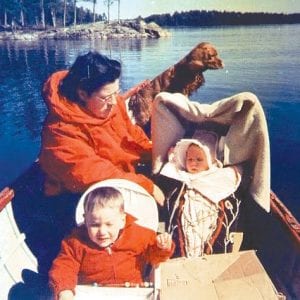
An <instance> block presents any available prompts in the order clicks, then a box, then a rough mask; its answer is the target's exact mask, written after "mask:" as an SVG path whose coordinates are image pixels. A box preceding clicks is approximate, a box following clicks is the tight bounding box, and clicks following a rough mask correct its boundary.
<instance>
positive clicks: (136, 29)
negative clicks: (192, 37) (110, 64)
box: [0, 20, 171, 41]
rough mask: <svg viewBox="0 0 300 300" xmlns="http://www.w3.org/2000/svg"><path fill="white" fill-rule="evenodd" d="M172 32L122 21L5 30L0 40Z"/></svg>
mask: <svg viewBox="0 0 300 300" xmlns="http://www.w3.org/2000/svg"><path fill="white" fill-rule="evenodd" d="M170 35H171V34H170V32H168V31H167V30H165V29H162V28H161V27H160V26H158V25H157V24H156V23H154V22H151V23H145V22H144V21H141V20H140V21H137V20H132V21H121V22H120V23H117V22H114V23H109V24H107V23H104V22H96V23H94V24H85V25H76V26H70V27H66V28H52V29H48V30H43V31H38V30H28V29H24V30H5V31H2V32H0V40H22V41H35V40H40V39H54V40H79V39H115V38H118V39H122V38H126V39H127V38H160V37H168V36H170Z"/></svg>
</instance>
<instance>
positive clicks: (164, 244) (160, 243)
mask: <svg viewBox="0 0 300 300" xmlns="http://www.w3.org/2000/svg"><path fill="white" fill-rule="evenodd" d="M156 244H157V247H158V248H160V249H163V250H171V248H172V237H171V235H170V234H169V233H167V232H165V233H161V234H159V235H158V236H157V237H156Z"/></svg>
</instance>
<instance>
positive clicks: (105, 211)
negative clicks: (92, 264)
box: [85, 207, 126, 248]
mask: <svg viewBox="0 0 300 300" xmlns="http://www.w3.org/2000/svg"><path fill="white" fill-rule="evenodd" d="M125 219H126V215H125V213H123V212H121V211H120V209H119V208H118V207H114V208H111V207H105V208H103V207H95V208H94V209H93V210H92V211H91V212H88V213H87V214H86V215H85V224H86V226H87V230H88V235H89V237H90V239H91V240H92V241H93V242H94V243H96V244H97V245H98V246H100V247H102V248H105V247H108V246H109V245H111V244H112V243H114V242H115V241H116V240H117V239H118V236H119V232H120V230H121V229H123V228H124V226H125Z"/></svg>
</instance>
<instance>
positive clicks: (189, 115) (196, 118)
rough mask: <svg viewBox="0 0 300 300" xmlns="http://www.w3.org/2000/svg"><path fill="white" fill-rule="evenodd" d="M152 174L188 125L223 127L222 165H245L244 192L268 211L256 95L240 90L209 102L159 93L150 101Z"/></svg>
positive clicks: (264, 137)
mask: <svg viewBox="0 0 300 300" xmlns="http://www.w3.org/2000/svg"><path fill="white" fill-rule="evenodd" d="M151 120H152V121H151V134H152V136H151V137H152V142H153V151H152V152H153V153H152V159H153V161H152V162H153V165H152V167H153V173H154V174H158V173H159V172H160V170H161V168H162V166H163V164H164V163H165V162H166V161H167V153H168V151H169V149H170V147H171V146H174V145H175V144H176V142H177V141H178V140H180V139H181V138H183V137H185V134H186V133H187V131H188V127H189V124H193V125H192V126H201V125H202V124H205V123H214V124H217V125H218V126H219V127H220V126H221V127H222V126H223V127H225V128H226V131H225V133H224V136H223V138H222V141H223V151H222V152H223V153H222V156H223V161H222V163H223V164H224V166H228V165H239V164H245V163H246V164H247V168H246V169H245V170H244V178H247V179H248V181H249V182H247V186H246V188H247V191H248V192H249V194H250V195H251V196H252V197H253V199H254V200H255V201H256V202H257V203H258V204H259V205H260V206H261V207H262V208H263V209H264V210H266V211H267V212H269V211H270V191H271V189H270V146H269V135H268V129H267V123H266V119H265V115H264V111H263V109H262V106H261V104H260V102H259V100H258V98H257V97H256V96H255V95H254V94H252V93H249V92H245V93H240V94H237V95H234V96H232V97H229V98H225V99H222V100H220V101H217V102H214V103H212V104H201V103H198V102H194V101H190V100H189V99H188V98H187V97H186V96H184V95H182V94H179V93H175V94H171V93H167V92H162V93H160V94H158V95H157V96H156V98H155V100H154V103H153V112H152V119H151Z"/></svg>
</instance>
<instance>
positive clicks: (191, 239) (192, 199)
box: [160, 131, 241, 257]
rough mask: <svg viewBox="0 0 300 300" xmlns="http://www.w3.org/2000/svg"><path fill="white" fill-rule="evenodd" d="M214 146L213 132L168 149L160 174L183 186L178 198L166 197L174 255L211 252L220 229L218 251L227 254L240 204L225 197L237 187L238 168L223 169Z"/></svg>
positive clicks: (180, 142) (201, 134)
mask: <svg viewBox="0 0 300 300" xmlns="http://www.w3.org/2000/svg"><path fill="white" fill-rule="evenodd" d="M216 146H217V137H216V136H214V134H213V133H212V132H206V131H199V132H198V134H196V135H195V136H194V137H193V138H191V139H181V140H180V141H178V142H177V143H176V145H175V147H171V149H170V151H169V155H168V156H169V157H168V162H167V163H166V164H165V165H164V167H163V168H162V170H161V172H160V175H163V176H167V177H169V178H173V179H175V180H177V181H178V182H181V184H182V185H181V188H180V190H181V193H180V194H179V195H178V194H175V193H174V194H175V195H176V197H173V198H172V196H169V195H167V202H168V207H169V217H170V220H169V222H168V224H169V228H168V231H169V232H174V230H175V231H176V233H175V236H176V238H175V240H176V256H187V257H197V256H201V255H203V254H204V253H212V252H214V249H213V244H214V243H215V241H216V234H217V233H220V231H221V228H222V226H223V227H225V228H224V230H223V231H224V232H226V233H228V234H227V236H226V235H225V237H224V239H223V238H222V243H224V245H222V247H220V248H222V249H223V251H224V252H226V251H227V248H228V247H227V246H228V245H229V244H230V242H231V241H230V236H229V232H230V230H231V228H230V226H231V225H232V224H233V222H234V220H235V219H236V217H237V214H238V207H239V203H240V202H239V201H238V199H236V198H235V200H234V203H232V201H231V200H230V201H229V200H228V198H229V197H232V195H234V192H235V191H236V190H237V188H238V186H239V184H240V181H241V169H240V168H239V167H237V166H227V167H223V166H222V163H221V162H220V161H219V160H218V159H217V149H216ZM170 194H172V193H170ZM226 210H227V214H226ZM228 216H229V217H228ZM220 217H221V218H222V220H220Z"/></svg>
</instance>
